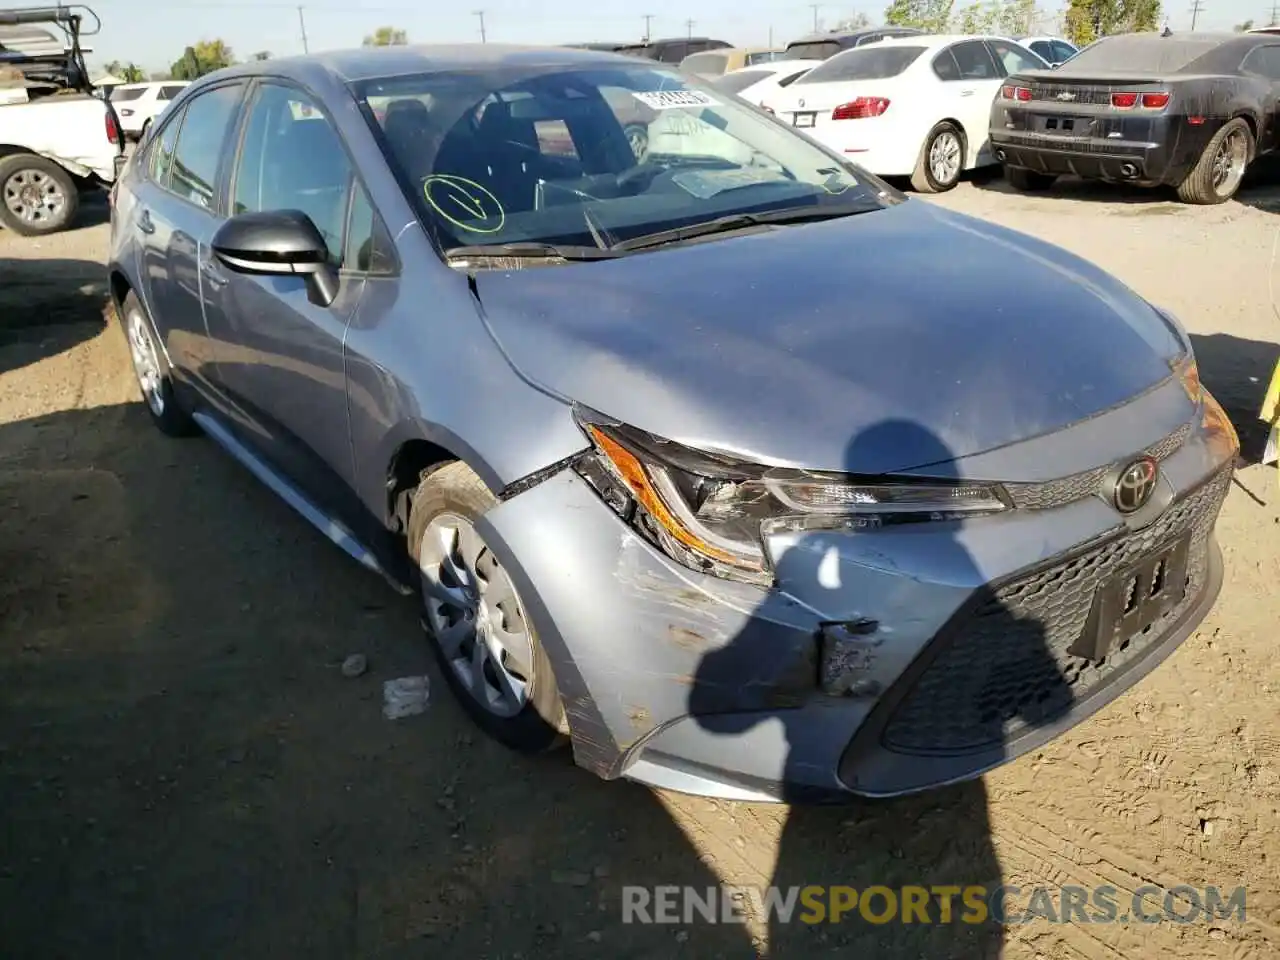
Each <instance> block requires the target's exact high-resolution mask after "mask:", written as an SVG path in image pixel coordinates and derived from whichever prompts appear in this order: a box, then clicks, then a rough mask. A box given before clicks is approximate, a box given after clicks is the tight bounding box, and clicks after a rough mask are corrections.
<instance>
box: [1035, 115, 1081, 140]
mask: <svg viewBox="0 0 1280 960" xmlns="http://www.w3.org/2000/svg"><path fill="white" fill-rule="evenodd" d="M1038 124H1039V127H1040V132H1041V133H1047V134H1049V135H1050V136H1053V137H1087V136H1090V135H1091V134H1092V132H1093V121H1092V120H1091V119H1090V118H1089V117H1062V116H1055V117H1040V118H1039V121H1038Z"/></svg>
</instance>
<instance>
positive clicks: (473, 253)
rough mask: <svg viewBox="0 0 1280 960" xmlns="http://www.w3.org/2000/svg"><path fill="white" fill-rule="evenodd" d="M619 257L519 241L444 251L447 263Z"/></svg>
mask: <svg viewBox="0 0 1280 960" xmlns="http://www.w3.org/2000/svg"><path fill="white" fill-rule="evenodd" d="M619 256H621V254H620V253H618V252H617V250H616V248H615V249H604V250H602V249H601V248H599V247H584V246H578V245H575V244H560V243H543V242H541V241H537V240H520V241H516V242H514V243H485V244H480V245H479V246H470V247H450V248H449V249H448V250H446V251H445V257H446V258H448V259H449V260H467V259H501V258H504V257H505V258H516V259H521V260H613V259H615V258H617V257H619Z"/></svg>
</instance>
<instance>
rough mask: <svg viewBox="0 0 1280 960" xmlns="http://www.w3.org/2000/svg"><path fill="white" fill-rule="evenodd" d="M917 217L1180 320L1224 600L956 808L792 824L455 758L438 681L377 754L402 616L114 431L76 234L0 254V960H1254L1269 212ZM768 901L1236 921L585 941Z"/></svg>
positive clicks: (464, 747)
mask: <svg viewBox="0 0 1280 960" xmlns="http://www.w3.org/2000/svg"><path fill="white" fill-rule="evenodd" d="M919 202H939V203H942V204H944V205H946V206H947V207H951V208H953V209H957V210H962V211H965V212H969V213H973V214H976V215H978V216H982V217H987V218H989V219H991V220H994V221H997V222H999V223H1002V224H1005V225H1008V226H1011V227H1014V228H1018V229H1022V230H1026V231H1028V232H1032V233H1035V234H1037V235H1039V236H1041V237H1044V238H1046V239H1048V240H1050V241H1053V242H1055V243H1059V244H1061V245H1063V246H1065V247H1068V248H1070V249H1072V250H1074V251H1076V252H1078V253H1080V254H1082V255H1084V256H1086V257H1089V258H1091V259H1093V260H1095V261H1096V262H1098V263H1099V264H1101V265H1102V266H1104V267H1106V268H1108V269H1110V270H1112V271H1113V272H1115V273H1116V274H1117V275H1119V276H1120V277H1121V278H1123V279H1124V280H1125V281H1126V282H1128V283H1129V284H1130V285H1131V286H1133V287H1134V288H1135V289H1136V290H1137V291H1138V292H1139V293H1141V294H1143V295H1144V296H1146V297H1148V298H1150V299H1152V300H1153V301H1155V302H1157V303H1159V304H1162V305H1164V306H1167V307H1169V308H1171V309H1172V310H1174V311H1175V312H1176V313H1177V314H1178V315H1179V316H1181V318H1182V319H1183V320H1184V322H1185V323H1186V324H1187V326H1188V327H1189V328H1190V330H1191V331H1192V332H1193V333H1194V334H1195V335H1196V339H1197V350H1198V352H1199V356H1200V362H1201V369H1202V373H1203V377H1204V380H1205V381H1206V383H1207V384H1208V385H1209V386H1210V388H1211V389H1213V390H1214V391H1215V392H1216V393H1217V395H1218V396H1219V397H1220V398H1221V399H1222V400H1223V401H1224V402H1225V404H1226V405H1227V406H1228V408H1229V409H1230V410H1231V412H1232V414H1233V418H1234V419H1235V420H1236V422H1237V423H1238V424H1239V425H1240V426H1241V428H1242V432H1243V434H1244V437H1245V441H1246V451H1245V452H1246V457H1245V460H1246V464H1245V465H1244V466H1243V467H1242V469H1241V470H1240V472H1239V475H1238V481H1239V482H1238V485H1237V486H1236V487H1235V488H1233V489H1232V491H1231V494H1230V497H1229V499H1228V502H1227V504H1226V508H1225V511H1224V514H1223V517H1222V520H1221V523H1220V525H1219V535H1220V539H1221V541H1222V544H1223V548H1224V552H1225V557H1226V571H1227V572H1226V584H1225V586H1224V588H1223V591H1222V596H1221V599H1220V600H1219V602H1218V604H1217V607H1216V608H1215V610H1214V611H1213V613H1212V614H1211V615H1210V617H1209V619H1208V620H1207V621H1206V623H1205V624H1204V626H1203V628H1202V629H1201V630H1200V631H1199V632H1198V633H1197V634H1196V635H1195V636H1193V637H1192V638H1191V639H1190V640H1188V641H1187V642H1186V643H1185V644H1184V645H1183V647H1182V648H1181V649H1180V650H1179V651H1178V652H1177V653H1176V654H1175V655H1174V656H1173V657H1172V658H1171V659H1170V660H1169V661H1167V662H1166V663H1165V664H1164V665H1163V666H1161V667H1160V668H1159V669H1158V670H1157V671H1156V672H1155V673H1154V674H1153V675H1152V676H1150V677H1148V678H1147V679H1146V680H1145V681H1143V682H1142V683H1141V684H1140V685H1138V686H1137V687H1135V688H1134V689H1133V690H1132V691H1130V692H1129V693H1128V694H1127V695H1125V696H1124V697H1122V698H1121V699H1119V700H1118V701H1117V702H1116V703H1114V704H1112V705H1111V706H1110V707H1109V708H1107V709H1106V710H1104V711H1103V712H1102V713H1101V714H1099V715H1098V716H1097V717H1095V718H1093V719H1092V720H1090V721H1089V722H1087V723H1085V724H1083V725H1082V726H1080V727H1078V728H1077V729H1075V730H1074V731H1072V732H1071V733H1069V734H1068V735H1066V736H1064V737H1062V738H1061V739H1059V740H1057V741H1056V742H1054V743H1052V744H1051V745H1050V746H1048V747H1047V748H1045V749H1043V750H1040V751H1038V752H1036V753H1034V754H1032V755H1029V756H1027V757H1024V758H1023V759H1021V760H1020V761H1018V762H1016V763H1013V764H1011V765H1009V766H1006V767H1004V768H1003V769H1001V770H999V771H997V772H995V773H993V774H991V775H989V776H987V777H986V778H984V780H983V781H982V782H980V783H975V784H970V785H967V786H964V787H960V788H957V789H952V790H947V791H942V792H938V793H935V794H931V795H928V796H925V797H920V798H915V799H911V800H908V801H903V802H894V803H876V804H869V803H860V804H853V805H850V806H847V807H830V808H810V809H797V810H791V811H788V810H787V809H786V808H784V807H781V806H767V805H749V804H729V803H713V802H709V801H706V800H701V799H695V798H688V797H681V796H675V795H662V794H655V793H653V792H650V791H648V790H645V789H642V788H640V787H637V786H635V785H631V784H625V783H613V784H606V783H602V782H599V781H597V780H595V779H593V778H592V777H591V776H589V775H587V774H585V773H583V772H581V771H579V770H576V769H575V768H573V767H572V766H571V765H570V764H569V763H568V761H567V760H566V759H563V758H550V759H542V760H522V759H519V758H516V757H514V756H512V755H511V754H509V753H507V752H506V751H505V750H503V749H502V748H500V747H498V746H495V745H494V744H492V743H490V742H489V741H487V740H486V739H484V738H483V737H481V736H479V735H478V734H476V733H474V732H473V730H472V728H471V727H470V726H469V724H468V723H467V721H466V720H465V718H464V717H463V715H462V713H461V711H460V710H459V709H458V708H457V707H456V706H455V705H454V704H453V702H452V701H451V700H450V699H449V697H448V694H447V691H446V689H445V687H444V684H443V683H442V682H436V683H434V685H433V687H432V701H431V704H430V707H429V709H428V711H427V712H426V713H425V714H423V715H420V716H416V717H411V718H406V719H402V720H398V721H388V720H386V719H384V718H383V716H382V714H381V684H382V682H383V681H384V680H386V679H390V678H394V677H400V676H406V675H412V674H420V673H427V674H430V675H431V676H432V677H433V678H435V673H434V666H433V665H432V664H431V662H430V659H429V656H428V652H427V651H426V649H425V648H424V644H423V641H422V640H421V639H420V635H419V633H418V630H417V625H416V620H415V616H414V611H413V608H412V606H411V604H410V603H409V602H408V601H405V600H404V599H402V598H400V597H398V596H396V595H395V594H393V593H392V592H391V591H389V590H388V589H387V588H386V587H385V586H384V585H383V584H382V583H381V582H380V581H379V580H377V579H375V578H373V577H372V576H371V575H369V574H368V573H366V572H365V571H364V570H362V569H361V568H359V567H358V566H357V565H355V564H354V563H352V562H350V561H349V560H348V559H347V558H346V557H345V556H344V555H343V554H341V553H340V552H339V551H338V550H336V549H335V548H333V547H332V546H331V545H330V544H329V543H328V542H327V541H326V540H324V539H323V538H322V537H321V536H320V535H319V534H318V533H316V532H315V531H313V530H312V529H311V528H310V527H309V526H307V525H306V523H305V522H304V521H303V520H301V519H300V518H298V517H296V516H295V515H293V514H292V513H291V512H290V511H289V509H288V508H287V507H285V506H284V505H283V504H282V503H280V502H278V501H277V500H276V499H275V498H274V497H273V495H272V494H270V493H269V492H268V491H267V490H266V489H265V488H263V487H262V486H261V485H260V484H258V483H257V482H256V481H255V480H253V479H252V478H251V477H250V476H249V475H248V474H247V473H246V472H245V471H243V470H242V469H241V468H240V467H239V466H237V465H236V464H235V463H234V462H232V461H231V460H230V459H229V458H228V457H226V456H225V455H223V454H222V453H220V452H219V451H218V450H217V449H215V448H214V446H213V445H212V444H211V443H210V442H208V441H205V440H199V439H197V440H190V441H173V440H168V439H166V438H164V437H162V436H161V435H160V434H159V433H158V432H157V431H155V430H154V429H153V428H152V427H151V426H150V424H149V423H148V421H147V417H146V415H145V413H144V412H143V410H142V407H141V406H140V404H139V402H138V399H137V393H136V387H135V385H134V381H133V379H132V375H131V373H130V369H129V364H128V359H127V355H126V351H125V349H124V345H123V339H122V337H121V336H120V333H119V330H118V329H116V328H115V327H114V326H113V325H111V324H109V323H107V322H106V321H104V319H103V314H102V309H101V303H102V297H103V294H104V290H103V284H102V273H101V262H102V260H103V258H104V256H105V253H106V240H107V227H106V225H105V223H104V222H103V221H104V219H105V211H104V210H102V209H101V208H96V209H93V208H91V209H89V210H87V211H86V213H85V214H84V215H83V217H82V219H83V220H84V224H83V226H81V227H80V228H79V229H77V230H74V231H72V232H69V233H66V234H63V235H60V236H56V237H53V238H49V239H46V240H43V241H38V242H37V241H30V240H22V239H20V238H17V237H14V236H10V235H5V234H3V233H0V614H2V619H0V689H3V695H0V809H3V826H0V944H2V946H0V951H2V952H3V953H4V954H5V955H6V956H12V957H87V956H121V957H129V958H131V960H132V958H139V957H165V958H170V957H185V958H196V957H205V956H208V957H233V956H234V957H237V958H250V957H267V956H270V957H300V956H308V957H312V958H321V957H355V956H360V957H373V956H376V957H425V956H449V957H453V956H457V957H466V958H477V957H490V958H518V957H523V958H539V957H645V958H654V960H658V958H668V957H679V956H688V957H695V956H696V957H713V956H724V957H747V956H753V955H755V954H756V953H757V952H764V951H765V950H766V949H767V947H766V943H768V942H772V955H773V956H782V957H792V956H796V957H806V958H807V957H817V956H864V955H865V956H877V957H880V956H884V957H891V956H892V957H904V958H929V960H943V958H952V957H954V958H966V960H967V958H970V957H977V956H995V955H1000V954H1003V955H1004V956H1007V957H1011V958H1028V960H1030V958H1036V960H1057V958H1087V960H1102V958H1120V957H1137V956H1144V957H1145V956H1152V957H1157V956H1158V957H1161V958H1162V960H1174V958H1199V957H1215V958H1232V960H1243V958H1246V957H1267V956H1276V955H1277V953H1280V657H1277V656H1276V655H1275V650H1276V641H1277V624H1280V592H1277V591H1276V590H1274V589H1273V587H1274V585H1275V584H1276V583H1277V582H1280V526H1277V523H1278V521H1280V490H1278V486H1277V475H1276V471H1275V469H1274V468H1263V467H1260V466H1258V465H1256V457H1257V452H1258V448H1259V445H1260V442H1261V437H1260V434H1259V433H1258V431H1257V430H1256V428H1255V426H1254V424H1253V423H1252V418H1253V416H1254V414H1255V412H1256V410H1257V408H1258V406H1259V404H1260V400H1261V394H1262V391H1263V389H1264V387H1265V381H1266V377H1267V375H1268V373H1269V371H1270V369H1271V366H1272V364H1273V363H1274V361H1275V359H1276V356H1277V353H1280V347H1277V345H1276V344H1277V341H1280V319H1278V318H1277V315H1276V314H1275V312H1274V311H1273V308H1272V303H1273V294H1272V291H1271V289H1270V284H1271V282H1272V280H1273V279H1274V280H1275V281H1276V284H1277V286H1280V268H1278V267H1277V266H1275V265H1274V263H1273V250H1274V248H1275V238H1276V235H1277V231H1280V216H1278V215H1277V214H1280V188H1278V187H1275V186H1266V185H1264V186H1260V187H1255V188H1253V189H1251V190H1249V191H1247V192H1246V193H1244V194H1242V200H1241V202H1232V203H1229V204H1226V205H1224V206H1221V207H1216V208H1207V209H1206V208H1193V207H1186V206H1182V205H1179V204H1177V203H1174V202H1172V201H1171V200H1170V198H1169V197H1167V196H1165V195H1150V194H1144V193H1122V192H1118V191H1115V190H1110V189H1101V188H1088V187H1085V186H1083V185H1079V184H1076V185H1071V184H1066V185H1063V186H1062V187H1061V188H1060V189H1059V190H1057V191H1055V193H1053V194H1051V195H1049V196H1043V197H1025V196H1017V195H1011V194H1009V193H1007V192H1005V191H1004V190H1003V189H1002V186H1001V185H1000V184H994V185H992V184H988V185H983V186H975V185H972V184H965V185H963V186H961V187H960V188H959V189H957V190H956V191H954V192H953V193H951V194H948V195H945V196H943V197H941V198H940V199H938V200H936V201H934V200H928V201H919ZM1018 282H1019V281H1018V277H1017V276H1016V274H1011V275H1010V276H1009V283H1010V284H1011V285H1013V286H1016V285H1017V284H1018ZM1277 293H1280V291H1277ZM1035 306H1036V305H1035V303H1034V300H1033V299H1030V298H1029V299H1028V302H1027V309H1028V310H1033V309H1035ZM351 653H363V654H365V655H366V656H367V657H368V658H369V663H370V669H369V671H368V673H366V674H365V675H364V676H361V677H358V678H355V679H350V678H347V677H344V676H343V674H342V671H341V670H340V664H341V663H342V661H343V659H344V657H346V656H347V655H348V654H351ZM435 679H437V680H438V678H435ZM770 878H773V879H774V880H775V882H778V883H781V884H811V883H812V884H849V885H852V886H855V887H865V886H866V885H868V884H874V883H882V884H888V885H891V886H892V885H897V884H913V883H924V884H930V883H957V884H970V883H989V884H996V883H1001V882H1003V883H1010V884H1016V885H1020V886H1022V887H1024V888H1027V887H1031V886H1033V885H1035V884H1060V883H1074V884H1080V885H1083V886H1086V887H1092V886H1095V885H1097V884H1103V883H1109V884H1113V885H1114V886H1116V887H1117V888H1119V889H1120V890H1121V891H1132V890H1133V889H1134V888H1136V887H1138V886H1141V885H1142V884H1144V883H1154V884H1158V885H1160V886H1162V887H1164V888H1171V887H1174V886H1176V885H1178V884H1189V885H1192V886H1204V885H1211V884H1212V885H1218V886H1220V887H1224V888H1234V887H1236V886H1238V885H1244V886H1245V887H1246V888H1247V890H1248V919H1247V921H1246V922H1245V923H1244V924H1243V925H1241V924H1238V923H1236V922H1235V921H1234V920H1232V921H1218V922H1216V923H1207V922H1197V923H1192V924H1188V925H1178V924H1173V923H1160V924H1155V925H1140V924H1132V923H1131V924H1110V925H1089V924H1081V923H1073V924H1069V925H1061V924H1051V923H1049V922H1047V921H1044V920H1040V921H1037V922H1035V923H1033V924H1029V925H1025V926H1011V927H1005V928H998V927H994V926H990V925H988V926H982V927H965V928H961V929H957V928H955V927H954V926H951V927H948V926H926V925H920V924H916V925H896V924H894V925H888V926H873V925H869V924H867V923H865V922H862V921H859V920H854V921H850V922H846V923H843V924H841V925H839V926H837V927H832V926H826V927H805V926H802V925H799V924H796V925H788V926H786V927H779V928H778V929H775V930H772V931H770V930H768V929H766V927H765V926H764V925H763V924H762V923H761V922H759V921H758V920H755V919H753V920H752V921H751V922H750V923H748V924H747V925H745V926H735V925H727V926H708V925H693V926H684V925H679V926H635V925H624V924H623V923H622V922H621V912H620V909H619V900H620V896H621V887H622V885H623V884H639V885H646V886H653V885H657V884H692V885H696V886H701V887H705V886H707V885H708V884H711V883H715V882H717V881H722V882H725V883H729V884H745V885H750V884H766V883H768V882H769V881H770ZM1123 895H1124V894H1123V893H1122V896H1123Z"/></svg>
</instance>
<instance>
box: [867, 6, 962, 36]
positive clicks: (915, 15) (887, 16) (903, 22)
mask: <svg viewBox="0 0 1280 960" xmlns="http://www.w3.org/2000/svg"><path fill="white" fill-rule="evenodd" d="M954 3H955V0H893V2H892V3H891V4H889V6H888V8H886V10H885V12H884V22H885V23H888V24H892V25H893V26H895V27H918V28H919V29H921V30H926V31H928V32H929V33H945V32H946V29H947V23H948V22H949V21H950V20H951V8H952V6H953V5H954Z"/></svg>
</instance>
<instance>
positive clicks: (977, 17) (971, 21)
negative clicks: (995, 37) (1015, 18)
mask: <svg viewBox="0 0 1280 960" xmlns="http://www.w3.org/2000/svg"><path fill="white" fill-rule="evenodd" d="M1003 12H1004V10H1003V4H1002V3H1000V0H985V2H983V3H972V4H970V5H969V6H967V7H962V8H961V10H960V12H959V13H958V14H956V18H955V22H956V30H957V31H958V32H960V33H995V29H996V24H997V23H998V22H999V21H1000V17H1001V14H1002V13H1003Z"/></svg>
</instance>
